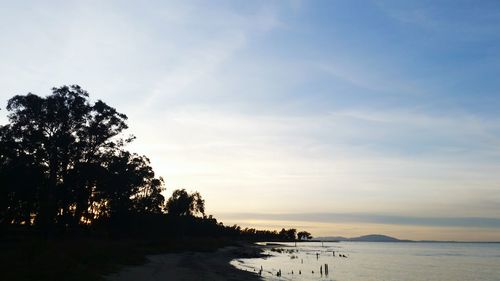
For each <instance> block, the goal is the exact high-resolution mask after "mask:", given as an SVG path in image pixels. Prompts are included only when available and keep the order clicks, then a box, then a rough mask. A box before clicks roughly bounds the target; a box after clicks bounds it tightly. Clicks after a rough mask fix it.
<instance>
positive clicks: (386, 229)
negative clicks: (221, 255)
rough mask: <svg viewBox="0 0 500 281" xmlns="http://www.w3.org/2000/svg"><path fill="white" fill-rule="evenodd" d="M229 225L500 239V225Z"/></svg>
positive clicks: (263, 222)
mask: <svg viewBox="0 0 500 281" xmlns="http://www.w3.org/2000/svg"><path fill="white" fill-rule="evenodd" d="M221 221H223V222H224V224H225V225H233V224H237V225H240V226H241V227H243V228H245V227H249V228H256V229H270V230H278V231H279V230H280V229H281V228H296V229H298V230H299V231H301V230H306V231H308V232H310V233H312V235H313V236H315V237H320V236H343V237H357V236H361V235H368V234H384V235H389V236H392V237H396V238H399V239H408V240H440V241H499V240H500V229H495V228H464V227H430V226H414V225H393V224H374V223H325V222H307V221H277V220H251V219H249V220H231V219H228V220H224V218H223V217H222V219H221Z"/></svg>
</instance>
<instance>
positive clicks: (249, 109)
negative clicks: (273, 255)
mask: <svg viewBox="0 0 500 281" xmlns="http://www.w3.org/2000/svg"><path fill="white" fill-rule="evenodd" d="M499 29H500V4H499V3H498V2H497V1H480V2H479V1H213V2H207V1H169V2H168V3H166V1H148V2H147V3H146V2H143V1H49V2H47V3H41V2H37V1H16V2H14V1H2V2H1V4H0V38H1V39H0V40H1V41H0V42H1V44H0V61H1V63H0V102H1V103H2V104H3V105H0V107H1V108H2V109H3V110H2V111H0V121H1V122H6V118H5V110H4V109H5V104H6V101H7V99H8V98H9V97H11V96H12V95H14V94H23V93H27V92H34V93H37V94H40V95H45V94H48V93H49V90H50V88H51V87H53V86H58V85H63V84H80V85H81V86H82V87H83V88H85V89H87V90H88V91H89V92H90V93H91V98H93V99H102V100H104V101H105V102H107V103H108V104H110V105H112V106H114V107H116V108H117V109H118V110H119V111H121V112H124V113H126V114H127V115H128V116H129V120H130V121H129V123H130V127H131V128H130V130H129V132H130V133H133V134H135V135H136V136H137V137H138V138H137V141H136V142H135V144H133V145H132V146H131V149H132V150H134V151H137V152H139V153H143V154H146V155H148V156H149V157H150V158H151V160H152V163H153V166H154V168H155V170H156V172H157V173H158V174H159V175H162V176H164V177H165V178H166V181H167V188H168V191H167V193H169V192H171V191H172V190H173V189H175V188H180V187H184V188H187V189H190V190H199V191H200V192H201V193H202V195H204V196H205V197H206V199H207V209H208V211H209V212H211V213H213V214H215V215H217V216H218V217H220V218H222V220H223V221H227V222H229V223H233V222H235V223H241V224H243V225H249V226H257V227H281V226H282V225H283V226H305V227H311V228H312V229H313V230H314V231H313V232H314V233H315V234H318V235H326V234H332V235H347V236H349V235H360V234H366V232H384V233H386V234H393V235H397V236H400V237H402V238H410V239H437V238H439V239H460V240H469V239H475V240H492V239H493V240H500V227H499V225H498V220H499V219H500V175H499V174H498V171H500V122H499V121H500V116H499V114H498V108H499V106H500V97H499V90H500V80H499V79H498V78H497V77H496V76H497V75H498V73H500V69H499V68H500V55H499V54H500V33H499V32H498V30H499ZM245 214H246V215H245ZM283 214H288V215H286V216H284V215H283ZM290 214H292V215H290ZM294 214H295V217H296V219H294ZM339 214H347V215H345V219H340V218H339V217H340V215H339ZM370 216H371V218H369V219H367V217H370ZM313 217H315V218H316V219H313ZM395 217H396V218H397V219H395ZM405 218H406V220H405ZM346 220H348V221H349V222H347V221H346ZM405 221H406V223H404V222H405ZM312 222H321V223H322V224H321V225H319V226H318V223H316V224H314V225H313V224H312ZM490 223H491V225H488V224H490ZM439 225H441V226H439Z"/></svg>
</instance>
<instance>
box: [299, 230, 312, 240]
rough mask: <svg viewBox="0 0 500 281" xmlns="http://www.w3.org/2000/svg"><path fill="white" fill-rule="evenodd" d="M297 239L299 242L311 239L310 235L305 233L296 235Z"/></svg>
mask: <svg viewBox="0 0 500 281" xmlns="http://www.w3.org/2000/svg"><path fill="white" fill-rule="evenodd" d="M297 239H299V240H309V239H312V236H311V233H309V232H307V231H299V232H298V233H297Z"/></svg>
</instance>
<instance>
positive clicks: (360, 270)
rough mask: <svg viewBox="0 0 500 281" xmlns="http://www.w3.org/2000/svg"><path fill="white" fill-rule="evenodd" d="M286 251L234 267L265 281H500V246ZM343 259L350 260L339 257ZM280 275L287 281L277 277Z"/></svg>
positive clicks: (362, 245) (330, 246) (337, 246)
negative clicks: (260, 274) (327, 269)
mask: <svg viewBox="0 0 500 281" xmlns="http://www.w3.org/2000/svg"><path fill="white" fill-rule="evenodd" d="M283 245H285V246H283V247H281V246H275V247H274V250H266V254H268V255H270V257H268V258H257V259H237V260H233V261H232V262H231V264H233V265H234V266H236V267H237V268H239V269H242V270H248V271H255V272H259V270H260V268H261V266H262V269H263V272H262V276H263V277H264V279H265V280H304V281H306V280H336V281H375V280H376V281H380V280H383V281H391V280H394V281H403V280H405V281H413V280H415V281H416V280H419V281H421V280H426V281H434V280H435V281H446V280H453V281H466V280H467V281H470V280H485V281H486V280H487V281H495V280H497V281H500V243H381V242H377V243H373V242H338V243H334V242H328V243H327V242H325V243H324V244H323V246H322V244H321V243H320V242H307V243H297V246H296V247H295V244H294V243H283ZM333 251H335V254H336V257H334V256H333ZM316 254H319V255H316ZM339 254H344V255H346V256H347V258H341V257H338V255H339ZM324 264H328V267H329V274H328V275H326V274H325V272H324ZM320 266H322V270H323V274H321V273H320ZM279 270H281V273H282V275H281V277H277V276H276V274H277V272H278V271H279ZM292 271H293V274H292ZM299 271H300V273H301V274H299Z"/></svg>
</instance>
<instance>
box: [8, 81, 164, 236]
mask: <svg viewBox="0 0 500 281" xmlns="http://www.w3.org/2000/svg"><path fill="white" fill-rule="evenodd" d="M7 110H8V111H9V112H10V114H9V115H8V119H9V124H7V125H5V126H2V127H1V128H0V147H1V149H0V182H1V183H2V187H1V189H0V192H1V193H2V201H1V202H0V204H1V205H2V206H0V215H1V216H2V217H1V218H0V221H8V222H11V221H13V220H22V221H23V222H25V223H26V222H28V221H29V222H31V221H34V222H35V223H36V224H37V225H39V226H42V228H43V229H45V230H50V229H52V225H53V224H55V223H58V224H60V225H65V226H71V225H77V224H81V223H89V222H91V221H92V220H93V219H97V218H100V217H106V216H108V217H109V216H110V215H111V214H113V213H121V212H128V211H136V212H152V213H158V212H161V210H162V208H163V200H164V199H163V196H161V194H160V192H161V191H162V189H163V180H162V179H157V178H155V176H154V173H153V171H152V169H151V167H150V166H149V160H148V159H147V158H145V157H142V156H138V155H136V154H131V153H129V152H127V151H125V150H124V145H125V144H127V143H129V142H131V141H132V140H133V137H128V138H122V137H120V134H121V133H122V131H123V130H125V129H126V128H127V124H126V120H127V116H126V115H124V114H121V113H119V112H117V111H116V110H115V109H114V108H112V107H110V106H108V105H107V104H105V103H104V102H102V101H100V100H99V101H97V102H95V103H91V102H90V101H89V99H88V93H87V92H86V91H84V90H82V89H81V88H80V87H79V86H77V85H73V86H62V87H60V88H53V89H52V94H51V95H49V96H47V97H39V96H37V95H34V94H31V93H29V94H27V95H17V96H14V97H13V98H11V99H10V100H9V101H8V104H7ZM21 218H22V219H21ZM28 218H29V220H28Z"/></svg>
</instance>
